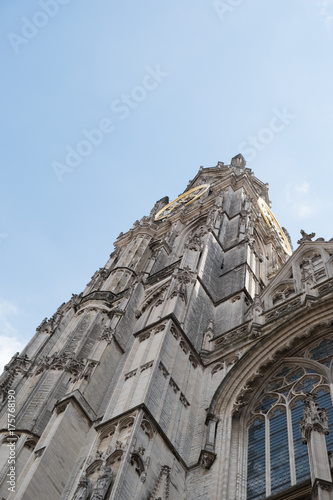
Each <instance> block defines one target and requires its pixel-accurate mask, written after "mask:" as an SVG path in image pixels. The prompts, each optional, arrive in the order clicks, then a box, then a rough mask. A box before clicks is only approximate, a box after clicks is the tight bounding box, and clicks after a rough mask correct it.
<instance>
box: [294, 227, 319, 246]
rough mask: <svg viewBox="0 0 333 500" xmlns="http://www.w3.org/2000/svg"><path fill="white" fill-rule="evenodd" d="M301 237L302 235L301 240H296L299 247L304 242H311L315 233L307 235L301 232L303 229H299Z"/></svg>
mask: <svg viewBox="0 0 333 500" xmlns="http://www.w3.org/2000/svg"><path fill="white" fill-rule="evenodd" d="M301 235H302V238H301V239H300V240H298V242H297V244H298V245H301V244H302V243H304V242H305V241H311V240H312V238H314V237H315V236H316V233H309V234H308V233H306V232H305V231H303V229H301Z"/></svg>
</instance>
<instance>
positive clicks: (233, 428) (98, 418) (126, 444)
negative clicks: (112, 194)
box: [0, 155, 333, 500]
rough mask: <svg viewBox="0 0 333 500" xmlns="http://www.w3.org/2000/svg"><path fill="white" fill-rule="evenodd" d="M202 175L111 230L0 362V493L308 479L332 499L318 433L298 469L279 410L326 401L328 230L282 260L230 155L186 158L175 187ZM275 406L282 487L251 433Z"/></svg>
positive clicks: (126, 494) (233, 495)
mask: <svg viewBox="0 0 333 500" xmlns="http://www.w3.org/2000/svg"><path fill="white" fill-rule="evenodd" d="M202 184H208V185H209V189H207V190H206V192H205V193H204V194H203V195H202V196H200V197H199V198H198V199H196V200H195V201H193V203H191V204H188V205H185V204H184V205H181V204H180V205H179V206H178V207H177V208H175V209H174V210H173V211H172V212H170V214H169V215H168V217H166V218H164V219H162V220H155V215H156V214H157V213H158V212H159V211H160V210H161V209H163V207H164V206H166V205H167V204H168V199H167V198H163V199H162V200H159V201H158V202H157V203H156V204H155V206H154V207H153V209H152V211H151V213H150V215H149V216H147V217H143V218H142V219H141V220H140V221H136V222H135V223H134V225H133V227H132V228H131V229H130V230H129V231H128V232H127V233H125V234H122V233H121V234H120V235H119V237H118V238H117V241H116V242H115V250H114V251H113V253H112V254H111V255H110V259H109V260H108V262H107V263H106V265H105V266H104V267H103V268H100V269H99V270H98V271H97V272H96V273H95V274H94V275H93V277H92V278H91V280H90V282H89V283H88V284H87V287H86V289H85V290H84V291H83V292H82V293H81V294H80V295H73V296H72V298H71V300H70V301H69V302H67V303H64V304H62V305H61V306H60V307H59V309H58V310H57V311H56V313H55V314H54V316H53V317H52V318H51V319H45V320H43V322H42V323H41V325H40V326H39V327H38V328H37V331H36V334H35V336H34V337H33V338H32V340H31V341H30V342H29V344H28V345H27V347H26V348H25V349H24V351H23V352H22V353H20V354H19V353H17V355H16V356H14V357H13V358H12V360H11V361H10V362H9V363H8V365H7V366H6V367H5V370H4V373H3V375H2V376H1V379H0V387H1V391H2V397H1V400H2V403H1V405H2V409H1V414H0V418H1V429H2V430H1V439H2V441H1V447H0V460H1V462H0V484H1V487H0V498H1V499H2V498H3V499H8V500H14V499H15V500H21V499H22V500H45V499H47V500H59V499H60V500H65V499H66V500H72V499H73V500H79V499H80V500H88V499H92V500H93V499H99V500H104V499H105V500H106V499H109V500H111V499H112V500H116V499H117V500H130V499H143V500H167V499H168V500H180V499H184V500H185V499H186V500H218V499H219V500H220V499H223V500H224V499H225V500H242V499H244V500H245V499H246V498H251V499H252V498H253V499H254V500H256V499H259V498H266V497H268V496H271V495H273V496H272V498H283V499H287V498H299V499H302V498H304V499H305V498H310V494H311V493H310V492H311V488H312V490H313V491H312V493H313V495H314V498H332V496H331V495H332V489H331V476H330V467H329V465H327V464H329V461H328V457H327V450H326V445H325V437H322V435H320V437H319V434H320V432H319V431H318V429H317V428H316V431H315V432H312V434H311V432H310V431H309V432H310V434H311V437H308V440H309V442H310V441H311V446H310V445H309V454H310V462H311V463H310V468H309V471H308V473H307V472H306V471H305V473H304V474H305V475H304V477H303V476H302V475H300V473H299V471H298V468H297V467H298V464H299V463H301V462H300V461H298V460H295V456H296V455H297V453H298V451H297V450H298V448H297V450H296V448H295V450H296V451H294V448H293V446H296V443H297V442H298V441H297V440H298V434H296V431H295V425H294V420H292V419H293V418H294V417H293V415H294V413H295V411H296V410H295V409H294V408H298V406H297V405H300V403H302V404H303V399H304V398H305V396H306V394H307V393H309V392H311V391H312V393H313V394H315V393H316V392H317V393H318V397H319V399H320V397H326V396H325V394H326V392H325V391H326V386H327V387H329V385H330V383H332V380H331V379H332V375H331V371H330V364H329V362H330V361H329V360H330V356H331V354H332V355H333V348H332V353H331V352H330V339H333V307H332V306H333V265H332V264H333V240H331V241H328V242H327V241H323V240H322V239H317V240H316V241H313V238H314V235H313V234H312V235H307V234H306V233H304V232H303V233H302V238H301V240H300V241H299V247H298V248H297V250H296V251H295V252H294V253H293V254H292V256H291V257H289V256H288V255H287V254H286V252H285V250H284V248H283V245H282V244H281V239H280V238H279V235H278V234H277V231H275V230H274V229H272V228H271V227H269V225H268V224H267V223H266V221H265V220H264V217H263V215H262V213H261V211H260V209H259V206H258V203H257V200H258V198H259V197H260V198H262V199H263V200H264V201H265V202H266V203H267V204H269V200H268V187H267V185H266V184H264V183H262V182H261V181H260V180H258V179H257V178H256V177H255V176H254V174H253V173H252V171H251V170H250V169H248V168H246V165H245V161H244V159H243V157H242V156H241V155H238V156H236V157H235V158H233V159H232V161H231V164H230V165H224V164H223V163H218V165H217V166H216V167H213V168H200V170H199V172H198V174H197V175H196V177H195V178H194V179H193V180H192V181H190V182H189V185H188V186H187V188H186V190H185V191H188V190H189V189H192V188H195V187H197V186H200V185H202ZM325 342H326V343H325ZM332 343H333V341H332ZM318 346H324V347H323V348H322V350H323V349H324V351H323V352H324V353H325V354H326V353H327V352H328V353H329V354H328V355H327V356H326V357H324V358H323V360H322V358H318V356H317V355H316V356H317V358H316V357H315V355H313V352H315V351H314V349H315V348H317V347H318ZM325 346H326V347H325ZM325 349H326V351H325ZM320 352H322V351H320ZM296 369H298V370H299V373H298V376H297V375H295V376H294V378H293V379H292V378H290V379H288V377H289V375H288V374H289V373H291V374H293V373H294V371H295V370H296ZM279 370H280V372H281V373H282V372H283V373H284V374H285V375H283V376H282V375H281V376H280V378H279V376H278V372H279ZM283 370H284V371H283ZM288 370H289V371H288ZM293 370H294V371H293ZM302 370H303V371H302ZM311 370H312V371H311ZM274 377H275V378H274ZM297 377H298V378H297ZM275 380H276V382H274V381H275ZM271 381H272V382H271ZM279 381H280V382H279ZM273 382H274V383H275V385H274V384H273ZM303 382H304V383H303ZM279 383H280V386H279ZM301 383H303V386H304V387H303V386H302V387H301V386H300V385H297V384H301ZM267 384H270V385H267ZM292 384H294V385H292ZM295 384H296V385H295ZM306 384H307V385H306ZM311 384H312V385H311ZM299 387H301V389H299ZM281 388H282V389H283V388H286V389H283V390H282V389H281ZM319 389H320V390H321V391H323V394H324V396H321V392H320V391H319ZM288 391H289V392H288ZM318 391H319V392H318ZM14 393H15V398H16V399H15V402H16V420H15V435H14V438H13V435H11V434H10V433H9V432H8V409H7V408H8V406H7V403H8V400H9V399H8V398H9V395H11V394H14ZM286 394H288V396H286ZM289 395H290V398H289ZM267 398H268V399H267ZM288 398H289V399H290V404H289V399H288ZM325 401H326V400H325ZM313 404H314V403H313ZM288 405H289V406H290V408H289V406H288ZM308 406H309V405H308ZM330 406H332V403H331V401H330ZM305 408H307V406H306V405H305ZM326 410H329V408H326ZM328 413H329V412H328ZM279 415H282V417H281V418H284V416H286V418H287V417H288V418H289V421H288V422H289V423H288V422H287V421H286V422H287V423H286V424H285V426H284V427H283V426H282V427H281V429H282V428H284V429H287V428H288V436H289V438H288V439H289V440H288V439H287V441H286V443H285V446H284V450H287V451H286V453H287V455H288V457H289V458H288V467H287V469H288V471H289V472H288V474H289V476H288V477H289V479H288V481H287V483H286V484H284V483H283V479H282V476H283V474H281V481H280V482H279V481H277V480H276V477H275V476H274V456H275V455H274V453H275V452H274V449H273V448H272V446H273V444H272V443H273V441H274V440H273V437H274V435H273V434H271V441H270V442H268V443H267V435H268V434H267V433H268V432H269V431H267V429H269V425H270V428H271V431H270V432H271V433H272V429H273V424H274V425H275V422H276V421H277V420H276V419H278V417H279ZM288 415H289V416H288ZM321 415H322V413H321ZM274 418H275V420H274ZM304 418H305V417H304ZM309 418H310V417H309ZM320 418H322V417H320ZM327 418H328V425H329V418H330V417H327ZM298 420H300V418H299V419H298ZM268 421H269V422H268ZM281 421H282V420H281ZM265 422H266V423H265ZM267 422H268V423H267ZM256 425H257V427H255V428H254V429H255V430H258V435H259V434H260V432H261V431H260V429H262V428H263V425H266V431H265V432H266V434H265V435H266V442H265V443H264V449H265V450H266V452H264V455H263V457H264V458H262V457H261V458H260V457H259V458H258V459H257V458H256V459H253V464H254V468H256V474H255V475H254V479H253V480H252V479H251V477H252V476H251V474H252V472H251V470H252V469H251V467H250V466H249V463H250V462H251V460H252V458H251V457H252V455H251V453H252V451H251V450H252V448H251V446H252V444H251V439H252V438H251V436H253V435H254V434H253V432H252V430H251V429H252V427H251V426H256ZM267 426H268V427H267ZM249 429H250V430H249ZM307 429H308V427H307ZM325 429H326V428H325ZM281 432H282V431H281ZM286 432H287V431H286ZM297 432H298V433H299V439H301V433H300V431H299V430H297ZM307 432H308V431H307ZM293 433H294V434H293ZM310 434H309V436H310ZM317 434H318V438H316V435H317ZM272 436H273V437H272ZM12 439H14V441H11V440H12ZM263 439H265V437H263ZM13 442H14V443H15V455H16V456H15V458H16V469H15V482H16V486H15V493H13V492H10V491H8V487H9V484H10V483H8V480H9V479H8V478H9V476H8V472H9V469H8V467H9V464H8V454H9V449H10V447H9V445H10V444H11V443H13ZM258 443H259V441H258ZM318 443H319V444H318ZM261 444H262V443H261ZM269 446H271V450H272V451H271V452H269ZM303 446H304V448H303V449H304V453H305V455H306V457H307V446H306V445H303ZM258 449H259V444H258ZM300 449H301V448H300ZM267 450H268V451H267ZM288 450H289V451H288ZM311 450H315V452H314V451H311ZM330 451H333V448H332V449H331V450H330ZM270 453H271V454H270ZM288 453H289V454H288ZM304 453H303V455H304ZM257 455H258V453H257ZM259 455H260V454H259ZM303 455H302V457H303ZM281 456H282V455H281ZM318 457H319V458H318ZM306 459H307V458H306ZM260 460H261V462H260ZM281 460H282V458H281ZM302 460H303V458H302ZM304 460H305V459H304ZM319 461H323V462H324V468H325V467H326V468H325V474H326V475H325V477H319V476H320V470H321V469H320V467H319V466H318V467H315V466H314V465H313V463H319ZM281 463H282V462H281ZM302 463H303V462H302ZM320 463H321V462H320ZM258 464H259V465H260V464H261V465H260V466H259V465H258ZM305 469H306V467H305ZM305 469H304V470H305ZM310 469H311V470H310ZM318 470H319V472H316V471H318ZM263 471H264V472H263ZM260 478H261V479H260ZM251 481H252V482H251ZM311 481H312V482H311ZM322 485H324V486H322ZM260 488H261V489H260ZM325 488H326V489H325ZM260 491H261V493H260ZM262 491H264V493H263V492H262ZM321 492H324V493H321ZM322 494H323V495H328V496H320V495H322ZM256 495H257V496H256ZM260 495H261V496H260ZM315 495H317V496H315Z"/></svg>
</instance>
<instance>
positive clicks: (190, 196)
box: [155, 184, 209, 220]
mask: <svg viewBox="0 0 333 500" xmlns="http://www.w3.org/2000/svg"><path fill="white" fill-rule="evenodd" d="M208 188H209V184H201V186H197V187H195V188H193V189H190V190H189V191H186V192H185V193H183V194H181V195H180V196H178V198H176V199H175V200H173V201H172V202H171V203H168V205H165V207H163V208H162V210H160V211H159V212H157V214H156V215H155V220H162V219H165V217H168V215H170V214H171V212H172V211H173V210H174V209H175V208H177V207H181V206H184V205H190V204H191V203H193V202H194V201H195V200H197V199H198V198H199V197H200V196H202V195H203V194H204V193H205V192H206V191H207V189H208Z"/></svg>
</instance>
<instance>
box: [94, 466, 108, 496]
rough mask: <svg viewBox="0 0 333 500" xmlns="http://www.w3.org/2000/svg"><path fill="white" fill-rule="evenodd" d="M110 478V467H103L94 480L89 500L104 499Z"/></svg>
mask: <svg viewBox="0 0 333 500" xmlns="http://www.w3.org/2000/svg"><path fill="white" fill-rule="evenodd" d="M112 479H113V471H112V469H111V467H105V468H104V470H103V472H102V473H101V474H100V475H99V477H98V479H97V481H96V485H95V487H94V490H93V494H92V497H91V500H104V499H105V495H106V494H107V491H108V489H109V487H110V484H111V483H112Z"/></svg>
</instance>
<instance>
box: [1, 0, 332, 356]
mask: <svg viewBox="0 0 333 500" xmlns="http://www.w3.org/2000/svg"><path fill="white" fill-rule="evenodd" d="M0 15H1V19H2V20H3V22H2V26H1V32H0V34H1V39H2V43H1V44H0V54H1V61H2V72H1V73H2V77H1V81H0V89H1V96H2V106H1V110H2V124H3V128H2V133H1V136H0V138H1V139H0V140H1V154H2V178H1V184H0V186H1V196H0V203H1V210H0V252H1V263H2V265H1V280H0V330H1V335H0V363H3V362H6V361H7V360H8V358H9V357H10V356H11V354H13V353H15V352H16V351H19V350H21V349H22V347H23V345H24V344H25V343H26V342H27V340H28V339H29V338H30V337H31V336H32V335H33V334H34V332H35V328H36V327H37V326H38V325H39V324H40V322H41V321H42V319H43V318H44V317H45V316H47V317H50V316H52V314H53V313H54V312H55V310H56V309H57V307H58V306H59V305H60V304H61V303H62V302H64V301H67V300H68V299H69V298H70V297H71V294H72V293H80V292H81V291H82V289H83V288H84V286H85V284H86V283H87V282H88V281H89V279H90V276H92V274H93V273H94V272H95V270H96V269H98V268H99V267H102V266H103V265H104V263H105V262H106V261H107V258H108V256H109V254H110V253H111V251H112V249H113V242H114V241H115V239H116V237H117V236H118V234H119V233H120V232H121V231H123V232H125V231H127V230H128V229H129V228H130V227H131V226H132V224H133V222H134V221H135V220H136V219H139V218H141V217H142V216H143V215H147V214H149V211H150V209H151V208H152V206H153V204H154V203H155V201H156V200H158V199H160V198H161V197H162V196H165V195H168V196H169V197H170V199H173V198H175V197H176V196H177V195H178V194H180V193H181V192H182V191H183V190H184V189H185V187H186V185H187V183H188V180H189V179H192V178H193V177H194V176H195V175H196V173H197V171H198V169H199V167H200V165H203V166H205V167H209V166H214V165H216V164H217V162H218V161H223V162H225V163H229V162H230V159H231V158H232V157H233V156H235V155H236V154H237V153H238V152H242V153H243V154H244V156H245V158H246V159H247V166H248V167H250V168H251V169H252V170H253V171H254V173H255V175H256V176H257V177H258V178H259V179H261V180H262V181H264V182H268V183H269V185H270V198H271V200H272V209H273V212H274V214H275V215H276V217H277V219H278V220H279V222H280V224H281V225H282V226H285V227H286V228H287V229H288V231H289V233H290V235H291V238H292V240H293V244H294V247H296V246H297V243H296V242H297V239H298V238H299V230H300V229H301V228H302V229H305V230H306V231H307V232H311V231H315V232H316V237H324V238H325V239H330V238H331V237H333V229H332V225H331V218H332V217H331V214H332V209H333V201H332V198H333V197H332V176H333V174H332V165H331V163H332V129H333V127H332V122H333V115H332V104H333V97H332V80H333V78H332V76H333V68H332V53H333V0H294V1H293V2H290V0H271V1H269V2H268V1H267V0H251V1H249V0H243V1H242V0H225V1H223V0H220V1H213V0H205V1H203V0H183V1H182V2H179V1H176V0H169V1H168V2H160V1H156V0H142V1H141V2H134V1H132V2H130V1H128V0H127V1H126V0H125V1H123V2H110V1H107V0H96V1H95V2H91V1H90V2H88V1H87V0H80V1H79V0H39V1H38V0H37V1H35V0H24V1H23V0H16V1H15V2H12V1H9V0H7V1H2V2H1V4H0ZM97 129H98V130H99V131H98V130H97ZM96 130H97V131H96ZM89 140H90V142H89ZM92 143H93V144H92ZM73 151H76V154H75V153H73ZM78 151H79V152H80V155H78V153H77V152H78Z"/></svg>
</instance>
